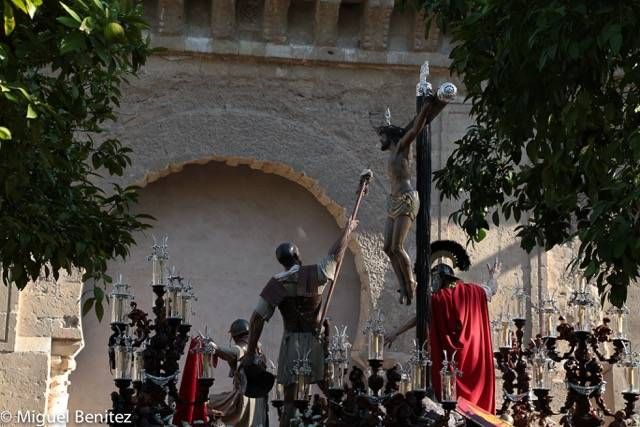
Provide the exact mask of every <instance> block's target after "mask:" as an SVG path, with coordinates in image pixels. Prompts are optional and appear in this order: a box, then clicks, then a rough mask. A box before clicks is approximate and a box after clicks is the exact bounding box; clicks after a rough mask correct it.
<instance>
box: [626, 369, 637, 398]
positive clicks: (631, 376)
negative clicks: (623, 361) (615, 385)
mask: <svg viewBox="0 0 640 427" xmlns="http://www.w3.org/2000/svg"><path fill="white" fill-rule="evenodd" d="M634 365H635V364H629V365H628V366H626V367H625V371H626V377H627V385H628V386H629V390H628V391H629V392H632V393H633V392H637V391H638V377H637V372H636V371H637V369H638V367H637V366H634Z"/></svg>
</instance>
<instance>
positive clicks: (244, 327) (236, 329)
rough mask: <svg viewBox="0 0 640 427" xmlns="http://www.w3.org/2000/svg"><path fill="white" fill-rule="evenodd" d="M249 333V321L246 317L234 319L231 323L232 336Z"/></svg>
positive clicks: (230, 331)
mask: <svg viewBox="0 0 640 427" xmlns="http://www.w3.org/2000/svg"><path fill="white" fill-rule="evenodd" d="M248 333H249V322H247V321H246V320H245V319H237V320H234V321H233V323H232V324H231V327H229V334H231V337H233V338H235V337H237V336H239V335H244V334H248Z"/></svg>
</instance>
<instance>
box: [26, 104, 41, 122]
mask: <svg viewBox="0 0 640 427" xmlns="http://www.w3.org/2000/svg"><path fill="white" fill-rule="evenodd" d="M37 117H38V113H37V112H36V110H35V109H34V108H33V105H31V104H29V106H28V107H27V119H35V118H37Z"/></svg>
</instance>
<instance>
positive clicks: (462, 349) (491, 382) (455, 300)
mask: <svg viewBox="0 0 640 427" xmlns="http://www.w3.org/2000/svg"><path fill="white" fill-rule="evenodd" d="M431 259H432V260H434V261H435V262H436V265H435V266H434V267H433V268H432V269H431V280H432V286H433V294H432V297H431V312H432V313H431V322H430V328H429V344H430V348H431V361H432V365H431V380H432V385H433V390H434V392H435V396H436V398H440V396H441V387H440V370H441V369H442V362H443V358H444V352H445V351H446V352H447V355H448V357H451V355H452V354H453V353H454V352H455V362H456V365H457V367H458V369H459V370H460V371H461V373H462V375H461V376H460V377H458V380H457V394H458V396H459V397H462V398H465V399H467V400H468V401H470V402H471V403H474V404H476V405H478V406H479V407H480V408H482V409H484V410H486V411H488V412H491V413H495V371H494V366H493V349H492V345H491V325H490V321H489V309H488V305H487V301H488V300H490V299H491V297H492V296H493V295H494V294H495V292H496V288H497V283H496V280H495V276H497V274H498V273H499V270H500V265H499V263H498V262H497V261H496V262H495V263H494V264H493V265H492V266H489V265H488V266H487V268H488V270H489V277H490V278H489V280H488V282H487V283H486V284H483V285H477V284H474V283H465V282H464V281H462V280H460V279H459V278H457V277H456V276H455V275H454V271H453V268H452V266H450V265H448V264H447V263H446V262H450V263H451V264H452V265H453V267H455V268H458V269H460V270H466V269H468V268H469V264H470V261H469V256H468V255H467V253H466V251H465V250H464V248H463V247H462V246H461V245H459V244H458V243H456V242H453V241H447V240H440V241H436V242H433V243H432V244H431ZM414 326H416V318H415V317H413V319H411V320H409V321H408V322H407V323H406V324H404V325H403V326H401V327H400V328H399V329H398V330H397V331H395V332H394V333H392V334H390V335H389V336H388V337H387V340H386V341H387V343H388V345H391V343H392V342H393V341H394V340H395V339H396V338H397V337H398V336H399V335H400V334H402V333H404V332H406V331H407V330H409V329H411V328H413V327H414Z"/></svg>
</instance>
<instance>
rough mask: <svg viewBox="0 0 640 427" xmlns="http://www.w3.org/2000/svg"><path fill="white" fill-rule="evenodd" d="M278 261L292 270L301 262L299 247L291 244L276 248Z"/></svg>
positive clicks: (283, 244) (287, 243)
mask: <svg viewBox="0 0 640 427" xmlns="http://www.w3.org/2000/svg"><path fill="white" fill-rule="evenodd" d="M276 259H277V260H278V262H279V263H280V264H282V265H283V266H285V267H286V268H291V267H292V266H293V265H294V264H296V263H298V262H299V260H300V257H299V252H298V247H297V246H296V245H294V244H293V243H291V242H286V243H282V244H280V245H279V246H278V247H277V248H276Z"/></svg>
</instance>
